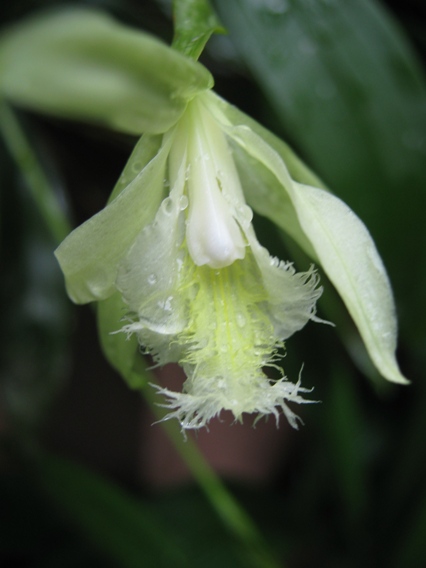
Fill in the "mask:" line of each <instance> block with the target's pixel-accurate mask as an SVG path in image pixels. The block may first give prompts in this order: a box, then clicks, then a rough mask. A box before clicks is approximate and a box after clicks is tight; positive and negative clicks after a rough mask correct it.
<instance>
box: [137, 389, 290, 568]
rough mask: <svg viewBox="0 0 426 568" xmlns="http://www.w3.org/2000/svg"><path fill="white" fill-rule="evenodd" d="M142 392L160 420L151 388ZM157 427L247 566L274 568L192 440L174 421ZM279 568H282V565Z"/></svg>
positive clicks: (258, 538)
mask: <svg viewBox="0 0 426 568" xmlns="http://www.w3.org/2000/svg"><path fill="white" fill-rule="evenodd" d="M143 392H144V396H145V399H146V400H147V401H148V403H149V404H150V406H151V409H152V411H153V412H154V414H155V416H156V417H157V418H158V419H159V420H161V419H162V418H163V417H164V410H163V409H161V408H160V407H159V406H158V405H157V404H156V401H157V398H156V394H155V391H154V389H152V388H146V389H145V390H144V391H143ZM161 425H162V427H163V428H164V430H165V432H166V433H167V435H168V436H169V438H170V440H171V441H172V442H173V445H174V447H175V448H176V450H177V451H178V452H179V454H180V456H181V457H182V458H183V459H184V461H185V463H186V464H187V466H188V468H189V470H190V471H191V473H192V475H193V476H194V479H195V480H196V481H197V482H198V484H199V485H200V487H201V489H202V490H203V491H204V493H205V495H206V497H207V498H208V500H209V501H210V503H211V505H212V507H213V508H214V509H215V511H216V513H217V514H218V515H219V517H220V518H221V520H222V522H223V523H224V525H225V526H226V527H227V528H228V530H229V531H230V532H231V534H233V535H234V536H235V537H236V538H237V539H238V540H239V541H240V542H241V544H242V545H243V546H244V548H245V551H246V555H247V558H246V560H247V561H248V562H249V563H250V565H251V566H253V568H278V563H277V562H276V560H275V559H274V558H273V557H272V555H271V553H270V551H269V550H268V546H267V544H266V543H265V542H264V539H263V537H262V535H261V534H260V533H259V531H258V529H257V527H256V526H255V524H254V523H253V521H252V519H251V518H250V517H249V515H248V514H247V513H246V512H245V511H244V509H243V508H242V507H241V505H239V503H238V502H237V501H236V499H234V497H233V496H232V494H231V493H230V492H229V491H228V489H227V488H226V486H225V485H224V483H223V482H222V481H221V479H220V478H219V476H217V475H216V473H215V472H214V471H213V469H212V468H211V467H210V466H209V464H208V463H207V462H206V460H205V459H204V457H203V456H202V454H201V452H200V451H199V450H198V448H197V446H196V445H195V443H194V442H193V440H192V439H190V438H187V439H186V440H185V439H184V438H183V436H182V432H181V431H180V428H179V425H178V423H177V422H176V421H174V420H169V421H166V422H161ZM280 566H281V568H282V564H280Z"/></svg>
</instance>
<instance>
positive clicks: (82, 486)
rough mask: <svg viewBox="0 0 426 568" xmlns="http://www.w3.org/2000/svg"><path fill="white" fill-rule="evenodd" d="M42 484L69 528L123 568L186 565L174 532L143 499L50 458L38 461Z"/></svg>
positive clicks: (82, 469) (95, 476)
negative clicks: (63, 512)
mask: <svg viewBox="0 0 426 568" xmlns="http://www.w3.org/2000/svg"><path fill="white" fill-rule="evenodd" d="M38 473H39V474H40V481H41V483H42V485H43V487H44V489H45V490H46V492H47V493H48V494H49V495H50V496H51V498H53V499H54V501H55V502H56V503H57V505H59V506H60V507H61V508H62V510H63V511H65V513H66V515H67V517H68V518H69V519H70V520H71V521H72V522H73V524H74V525H75V526H76V527H77V528H79V529H80V531H82V532H83V534H84V535H85V536H86V538H87V539H88V540H89V541H90V542H92V543H93V544H94V545H95V546H96V547H97V548H98V549H99V550H100V551H102V552H103V553H104V554H105V556H109V557H110V558H112V559H113V560H114V562H115V564H114V565H116V566H120V567H122V568H140V567H141V566H164V567H166V566H182V567H183V566H188V556H187V554H185V553H184V552H183V551H182V549H181V547H180V546H179V542H178V541H177V539H175V538H174V536H173V534H172V533H171V532H170V531H169V530H167V529H166V528H165V527H164V526H163V525H162V523H160V521H159V520H157V519H156V517H155V515H154V514H153V513H152V511H151V510H150V509H149V508H148V507H147V506H146V505H144V504H143V503H142V502H141V501H139V500H137V499H135V497H132V496H130V495H127V494H126V493H125V492H124V491H122V490H121V489H119V488H118V487H115V486H114V485H112V484H111V483H108V482H107V481H105V480H103V479H102V478H100V477H99V476H98V475H95V474H93V473H90V472H89V471H87V470H85V469H84V468H82V467H81V466H78V465H76V464H73V463H72V462H69V461H67V460H63V459H59V458H56V457H53V456H46V457H44V458H43V459H42V460H41V461H40V463H39V470H38Z"/></svg>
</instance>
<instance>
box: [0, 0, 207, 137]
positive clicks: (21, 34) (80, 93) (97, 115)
mask: <svg viewBox="0 0 426 568" xmlns="http://www.w3.org/2000/svg"><path fill="white" fill-rule="evenodd" d="M212 85H213V79H212V76H211V75H210V73H209V72H208V71H207V69H206V68H205V67H203V66H202V65H201V64H199V63H197V62H195V61H192V60H191V59H189V58H187V57H184V56H183V55H181V54H180V53H177V52H176V51H174V50H173V49H171V48H170V47H168V46H166V45H165V44H163V43H162V42H161V41H159V40H158V39H156V38H154V37H152V36H150V35H148V34H146V33H143V32H140V31H137V30H135V29H132V28H129V27H126V26H123V25H121V24H119V23H118V22H115V21H114V20H113V19H112V18H110V17H109V16H108V15H106V14H104V13H102V12H98V11H96V10H91V9H76V8H74V9H68V10H61V11H55V12H53V13H46V14H43V15H42V16H37V17H34V18H31V19H29V20H28V21H26V22H24V23H20V24H19V25H16V26H14V27H11V28H9V29H8V30H7V31H6V32H4V33H3V34H2V36H1V37H0V93H1V94H3V95H4V96H5V97H7V98H9V99H10V100H12V101H13V102H14V103H16V104H20V105H24V106H27V107H29V108H31V109H34V110H37V111H41V112H44V113H49V114H54V115H56V116H60V117H63V118H72V119H78V120H88V121H91V122H96V123H100V124H103V125H105V126H108V127H110V128H114V129H117V130H120V131H124V132H128V133H132V134H139V135H140V134H142V132H149V133H163V132H165V131H167V130H168V129H169V128H171V127H172V126H173V125H174V124H175V123H176V122H177V120H178V119H179V117H180V116H181V115H182V113H183V111H184V110H185V108H186V105H187V103H188V101H190V100H191V99H192V98H193V97H194V96H195V95H197V94H198V93H199V92H202V91H204V90H206V89H210V88H211V87H212Z"/></svg>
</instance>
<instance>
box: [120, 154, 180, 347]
mask: <svg viewBox="0 0 426 568" xmlns="http://www.w3.org/2000/svg"><path fill="white" fill-rule="evenodd" d="M185 172H186V165H185V162H183V163H182V167H181V170H180V172H179V175H178V176H177V179H176V183H175V185H174V187H173V188H172V190H171V192H170V195H169V196H168V197H167V198H166V199H164V201H163V202H162V203H161V206H160V208H159V210H158V212H157V214H156V216H155V219H154V221H153V223H151V224H150V225H147V226H146V227H144V228H143V229H142V231H140V233H139V235H138V236H137V238H136V240H135V242H134V243H133V245H132V246H131V248H130V249H129V252H128V253H127V255H126V256H125V257H124V258H123V260H122V261H121V262H120V265H119V270H118V275H117V281H116V286H117V288H118V290H120V292H121V293H122V295H123V298H124V300H125V302H126V303H127V304H128V309H129V312H130V314H131V315H132V316H135V317H136V319H137V322H136V323H134V324H130V325H128V326H126V327H125V328H124V330H125V331H127V332H138V334H139V336H140V337H141V338H142V337H143V338H144V339H145V341H144V342H143V343H144V345H145V346H147V347H149V348H150V349H151V350H154V351H155V352H157V351H158V347H159V346H158V345H157V339H159V340H161V343H162V345H161V347H163V343H164V341H165V340H164V336H167V337H166V340H167V341H165V344H164V345H167V342H169V341H170V338H171V337H172V336H173V335H177V334H179V333H181V332H182V331H183V329H184V328H185V326H186V325H187V323H188V315H187V310H188V306H187V302H186V297H182V293H181V292H180V290H179V280H180V277H181V272H182V270H183V268H184V264H185V262H186V257H187V256H188V254H187V251H186V248H185V247H183V242H184V239H185V214H184V209H185V208H186V205H187V198H186V197H183V191H184V186H185ZM183 296H185V293H183ZM149 332H154V334H159V337H158V338H157V336H156V335H153V336H152V337H151V335H150V333H149ZM161 336H163V339H162V338H161Z"/></svg>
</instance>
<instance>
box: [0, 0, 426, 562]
mask: <svg viewBox="0 0 426 568" xmlns="http://www.w3.org/2000/svg"><path fill="white" fill-rule="evenodd" d="M58 4H64V5H66V4H70V3H65V2H62V0H60V1H53V0H52V1H50V2H49V1H46V0H45V1H42V0H28V1H27V0H18V1H17V2H14V3H3V4H1V6H0V25H1V26H2V28H3V27H6V26H8V25H10V24H11V23H18V22H19V21H21V20H22V19H24V18H25V17H27V16H28V15H30V14H32V13H35V12H36V11H37V10H39V9H42V8H46V7H49V6H53V5H54V6H57V5H58ZM71 4H72V5H88V6H94V7H97V8H101V9H104V10H106V11H108V12H109V13H110V14H112V15H113V16H115V17H116V18H117V19H119V20H120V21H122V22H123V23H126V24H128V25H131V26H133V27H136V28H139V29H141V30H145V31H149V32H151V33H153V34H155V35H156V36H157V37H161V38H163V39H164V40H165V41H166V42H167V43H170V41H171V38H172V33H173V27H172V19H171V8H170V5H169V2H167V1H166V0H164V1H160V0H158V1H156V2H155V1H154V0H152V1H148V0H140V1H136V0H115V1H113V0H111V1H107V0H105V1H104V0H97V1H95V0H94V1H91V2H89V1H86V2H73V3H71ZM214 6H215V9H216V11H217V13H218V15H219V17H220V19H221V21H222V23H223V25H224V26H225V27H226V28H227V30H228V35H223V36H215V37H213V38H212V39H211V41H210V42H209V44H208V46H207V49H206V50H205V52H204V54H203V56H202V58H201V60H202V62H203V63H204V64H205V65H206V66H207V67H208V68H209V69H210V71H211V72H212V73H213V75H214V77H215V81H216V87H215V89H216V91H217V92H218V93H219V94H220V95H222V96H223V97H224V98H226V99H227V100H228V101H230V102H232V103H234V104H236V105H237V106H238V107H239V108H241V109H242V110H243V111H245V112H246V113H248V114H249V115H251V116H252V117H253V118H255V119H256V120H258V121H259V122H261V123H262V124H263V125H264V126H266V127H267V128H269V129H270V130H272V131H273V132H275V133H276V134H278V135H279V136H281V137H282V138H283V139H284V140H285V141H287V142H288V143H290V144H291V145H292V147H293V148H294V149H295V151H296V152H297V153H298V154H299V155H300V156H301V157H302V158H303V159H304V161H305V162H306V163H307V164H308V165H309V166H310V167H311V168H312V169H313V170H314V171H315V172H316V173H317V174H318V175H319V176H320V177H321V178H322V179H323V180H324V182H325V183H327V184H328V186H329V187H330V188H331V189H332V190H333V191H334V192H335V193H336V194H337V195H338V196H340V197H341V198H342V199H343V200H344V201H345V202H346V203H348V205H349V206H350V207H351V208H352V209H353V210H354V211H355V212H356V213H357V214H358V215H359V216H360V217H361V219H363V220H364V221H365V223H366V225H367V226H368V228H369V229H370V231H371V233H372V235H373V237H374V239H375V241H376V244H377V246H378V249H379V251H380V254H381V255H382V258H383V260H384V262H385V265H386V267H387V269H388V273H389V276H390V279H391V282H392V285H393V288H394V294H395V301H396V306H397V312H398V318H399V327H400V333H399V349H398V359H399V361H400V364H401V369H402V371H403V373H404V374H405V375H406V376H407V377H408V378H409V379H411V380H412V384H411V385H410V386H409V387H399V386H395V385H391V384H388V383H385V381H384V380H383V379H381V378H380V377H378V376H377V375H376V373H375V371H374V369H373V368H372V366H371V364H370V362H369V361H368V358H367V357H366V354H365V352H364V348H363V346H362V344H361V342H360V340H359V337H358V335H357V333H356V330H355V329H354V327H353V325H352V323H351V321H350V319H349V316H348V315H347V314H346V311H345V308H344V307H343V305H342V304H341V303H340V301H339V300H338V298H337V296H336V295H335V293H334V292H333V290H332V287H331V285H329V284H328V283H327V281H326V279H325V277H324V276H323V275H322V277H323V284H324V286H325V288H326V292H325V294H324V297H323V298H322V299H321V301H320V303H319V315H320V317H324V318H326V319H329V320H331V321H333V322H334V323H336V328H335V329H333V328H331V327H329V326H321V325H318V324H310V325H308V326H307V327H306V329H304V330H303V331H302V332H301V333H299V334H296V335H295V336H294V337H292V338H291V339H290V340H289V341H288V342H287V349H288V353H287V355H286V358H285V360H284V367H285V371H286V374H287V375H288V376H289V377H290V378H292V377H293V378H294V377H296V376H297V375H298V373H299V369H300V367H301V365H302V364H303V363H304V371H303V376H304V384H305V386H307V387H314V393H313V398H315V399H316V400H319V401H322V402H321V404H318V405H309V406H305V407H303V408H302V409H301V410H302V414H301V416H302V417H303V420H304V422H305V425H304V426H303V427H302V428H301V429H300V430H299V431H293V430H291V429H290V428H288V426H287V425H286V424H285V423H284V420H282V423H281V425H280V429H279V430H276V429H275V425H274V424H273V423H272V422H271V421H270V422H266V423H261V424H259V425H258V426H257V428H256V429H255V430H253V428H252V427H251V421H250V420H247V424H246V425H244V426H240V425H233V426H229V420H228V419H227V417H226V416H224V419H223V422H222V423H214V424H212V427H211V429H210V433H207V432H202V433H200V434H199V436H198V437H197V440H196V442H197V444H198V445H199V447H200V448H201V450H202V452H203V454H204V455H205V456H206V457H207V459H208V461H210V463H211V464H212V466H213V467H214V468H215V470H216V471H217V472H218V474H219V475H220V476H221V477H222V478H223V480H224V482H225V484H226V486H227V487H228V488H229V491H230V493H231V495H232V496H233V497H235V498H236V500H237V501H238V503H240V505H241V507H242V509H243V510H245V511H246V512H247V514H248V515H249V516H250V518H251V519H252V520H253V522H254V523H255V525H256V526H257V528H258V531H259V532H260V534H261V535H262V537H263V539H264V540H265V541H266V547H267V548H268V549H269V550H270V551H271V555H272V556H273V557H274V558H275V559H276V564H271V561H269V560H268V559H267V558H266V557H264V558H263V557H259V558H257V557H254V556H253V551H251V552H250V546H249V544H250V543H249V540H250V538H248V539H246V544H244V542H243V541H242V540H239V539H237V538H235V535H233V532H232V530H230V529H229V527H227V526H226V523H224V522H222V521H221V519H220V518H219V516H218V515H217V513H216V512H215V511H214V508H213V507H212V505H211V503H210V502H209V500H208V499H207V498H206V496H205V494H204V493H203V491H202V490H201V489H200V487H199V485H198V484H197V483H196V482H194V481H193V480H192V478H191V475H190V474H189V472H188V470H187V468H186V466H185V464H184V463H183V462H182V461H181V460H180V458H179V457H178V455H177V454H176V453H175V450H174V449H173V444H172V443H171V442H170V441H169V440H168V439H167V437H166V436H165V435H164V434H163V432H162V429H161V426H159V425H154V426H151V424H152V422H153V421H154V418H153V416H152V414H151V413H150V410H149V408H148V407H147V405H146V404H145V403H144V402H143V400H142V397H141V394H140V393H139V392H136V391H131V390H130V389H129V388H128V386H127V385H126V384H125V383H124V381H122V379H121V378H120V377H119V376H118V375H117V374H116V373H115V372H114V371H113V370H112V369H111V368H110V367H109V365H108V363H107V362H106V361H105V359H104V357H103V355H102V353H101V351H100V347H99V344H98V339H97V331H96V321H95V313H94V310H93V309H92V307H91V306H84V307H76V306H73V305H71V303H70V302H69V300H68V299H67V297H66V295H65V291H64V287H63V279H62V275H61V274H60V271H59V269H58V267H57V265H56V261H55V259H54V257H53V255H52V252H53V250H54V248H55V247H56V246H57V244H58V243H57V242H56V240H55V238H54V237H53V236H52V235H51V232H50V231H49V230H48V227H47V225H46V222H45V218H44V216H43V213H42V212H41V211H40V209H39V207H38V205H37V202H36V201H34V199H33V195H32V194H31V192H30V191H29V189H28V186H27V183H26V181H25V179H24V177H23V176H22V172H21V170H20V169H19V168H18V167H17V165H16V163H15V161H14V159H13V158H12V156H11V151H10V147H9V145H8V143H7V140H6V141H5V139H4V134H5V130H4V129H3V137H2V138H1V139H0V184H1V187H0V231H1V235H0V255H1V279H0V301H1V317H0V337H1V343H0V365H1V367H0V373H1V375H0V440H1V446H0V565H1V566H4V567H7V568H8V567H9V566H10V567H15V566H22V567H29V568H33V567H34V568H35V567H37V568H48V567H49V568H55V567H61V568H66V567H68V566H81V567H85V566H87V567H89V566H90V567H91V568H96V567H98V566H99V567H101V566H102V567H112V568H121V567H123V568H128V567H136V566H138V567H141V566H147V567H151V566H152V567H157V566H158V567H163V566H164V567H165V566H176V567H192V566H196V565H197V566H198V565H200V563H202V564H203V565H204V567H205V568H209V567H215V566H218V565H221V566H222V567H223V568H226V567H230V568H231V567H239V566H243V567H244V566H265V567H266V566H272V565H276V566H288V567H290V568H311V567H312V568H314V567H323V566H324V567H327V568H328V567H330V568H333V567H339V568H352V567H361V566H362V567H378V566H387V567H388V568H402V567H404V568H411V567H412V568H417V567H418V568H423V567H424V566H426V538H425V535H426V484H425V480H426V445H425V436H426V411H425V409H426V385H425V381H424V368H425V365H426V343H425V335H426V327H425V320H426V293H425V291H426V259H425V254H426V253H425V250H426V233H425V230H424V215H425V211H426V167H425V165H426V81H425V76H424V64H425V57H426V5H425V3H424V2H423V1H421V0H405V1H404V2H403V1H402V0H399V1H398V0H392V1H391V0H389V1H387V2H380V3H379V2H376V1H375V0H356V1H355V0H353V1H350V2H338V1H337V0H235V1H233V2H229V1H228V0H216V1H215V2H214ZM0 72H1V70H0ZM16 116H17V118H18V120H19V124H20V127H21V128H22V130H23V132H25V135H26V137H27V139H28V140H29V141H30V143H31V147H32V149H33V152H35V154H36V156H37V159H38V162H39V164H40V165H41V167H42V169H43V171H44V173H45V175H46V176H47V177H48V179H49V182H50V184H51V186H52V187H54V189H55V192H56V196H57V200H58V201H59V203H60V204H61V207H62V208H63V210H64V211H65V213H66V216H67V218H68V220H69V225H70V227H74V226H77V225H79V224H80V223H81V222H83V221H84V220H86V219H88V218H89V217H91V216H92V215H93V214H95V213H96V212H97V211H99V210H100V209H101V208H102V207H103V206H104V205H105V202H106V200H107V198H108V195H109V193H110V192H111V190H112V188H113V186H114V184H115V181H116V179H117V178H118V176H119V174H120V172H121V170H122V168H123V167H124V164H125V162H126V160H127V158H128V156H129V154H130V152H131V149H132V147H133V145H134V144H135V142H136V139H134V138H131V137H127V136H124V135H121V134H117V133H114V132H110V131H105V130H102V129H99V128H96V127H93V126H88V125H86V124H79V123H76V122H68V121H61V120H59V119H55V118H52V117H45V116H41V115H37V114H35V113H30V112H27V111H24V110H22V109H16ZM255 225H256V231H257V233H258V236H259V239H260V240H261V242H262V243H263V244H265V246H267V247H268V248H269V250H270V251H271V252H272V253H273V254H276V255H277V256H279V257H280V258H283V259H291V260H294V261H295V264H296V266H297V268H298V269H300V270H303V269H305V268H306V267H307V266H308V265H309V260H308V259H307V258H305V257H304V255H303V253H302V252H301V251H300V250H298V249H297V248H296V246H295V245H294V243H292V242H291V241H290V240H288V239H286V238H285V237H284V236H283V235H282V234H281V233H280V232H279V231H278V230H277V229H276V228H275V227H273V226H272V225H271V224H270V223H268V222H267V221H265V220H264V219H261V218H258V217H256V218H255ZM161 375H162V376H161V377H160V378H161V379H162V380H164V381H166V382H169V384H174V385H179V383H180V382H182V380H183V379H182V376H181V374H180V372H179V370H178V369H177V368H175V367H168V368H166V369H164V370H163V371H162V372H161ZM176 388H178V386H176ZM297 410H299V409H297ZM246 545H247V546H246ZM268 562H269V563H268Z"/></svg>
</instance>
